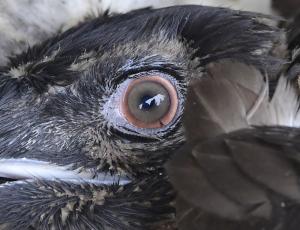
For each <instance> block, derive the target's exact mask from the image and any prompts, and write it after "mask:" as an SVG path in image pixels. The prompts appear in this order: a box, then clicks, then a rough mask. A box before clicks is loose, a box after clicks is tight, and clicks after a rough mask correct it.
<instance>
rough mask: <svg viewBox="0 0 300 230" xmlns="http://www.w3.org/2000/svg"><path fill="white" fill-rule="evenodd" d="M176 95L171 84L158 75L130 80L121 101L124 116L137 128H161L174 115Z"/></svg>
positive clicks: (176, 105)
mask: <svg viewBox="0 0 300 230" xmlns="http://www.w3.org/2000/svg"><path fill="white" fill-rule="evenodd" d="M177 107H178V95H177V91H176V89H175V87H174V86H173V84H172V83H171V82H170V81H169V80H167V79H165V78H163V77H161V76H159V75H153V76H145V77H142V78H139V79H134V80H132V81H131V82H130V83H129V85H128V87H127V88H126V89H125V91H124V93H123V97H122V101H121V113H122V114H123V116H124V118H125V119H126V120H127V121H128V122H129V123H131V124H132V125H134V126H136V127H138V128H162V127H164V126H166V125H168V124H169V123H170V122H171V121H172V120H173V118H174V117H175V115H176V111H177Z"/></svg>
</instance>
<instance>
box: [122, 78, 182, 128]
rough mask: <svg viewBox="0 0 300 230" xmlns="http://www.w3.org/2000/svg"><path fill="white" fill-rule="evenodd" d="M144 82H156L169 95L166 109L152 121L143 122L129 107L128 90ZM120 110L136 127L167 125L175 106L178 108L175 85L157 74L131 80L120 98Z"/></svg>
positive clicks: (173, 115)
mask: <svg viewBox="0 0 300 230" xmlns="http://www.w3.org/2000/svg"><path fill="white" fill-rule="evenodd" d="M144 82H148V83H149V82H151V83H156V84H157V85H159V86H161V87H163V88H164V90H165V91H166V92H167V93H168V97H169V101H170V102H169V106H168V111H167V112H166V113H165V114H164V115H163V116H162V117H160V118H159V119H157V120H156V121H153V122H145V121H142V120H140V119H138V118H137V117H136V116H135V115H134V114H133V113H132V111H131V110H130V108H129V96H130V92H131V91H132V90H133V89H134V88H135V87H136V86H138V85H140V84H141V83H144ZM120 104H121V106H120V111H121V113H122V114H123V116H124V118H125V119H126V120H127V121H128V122H129V123H131V124H132V125H134V126H136V127H138V128H148V129H156V128H162V127H164V126H166V125H168V124H169V123H170V122H171V121H172V120H173V119H174V117H175V115H176V112H177V108H178V95H177V91H176V88H175V86H174V85H173V84H172V83H171V82H170V81H169V80H167V79H165V78H163V77H161V76H159V75H153V76H146V77H142V78H139V79H134V80H132V81H131V82H130V83H129V85H128V86H127V88H126V90H125V92H124V94H123V97H122V100H121V103H120Z"/></svg>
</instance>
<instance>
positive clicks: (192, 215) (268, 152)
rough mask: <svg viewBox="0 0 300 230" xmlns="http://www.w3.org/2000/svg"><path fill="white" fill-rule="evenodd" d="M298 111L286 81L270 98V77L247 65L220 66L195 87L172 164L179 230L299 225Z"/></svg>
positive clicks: (294, 94) (280, 229) (285, 229)
mask: <svg viewBox="0 0 300 230" xmlns="http://www.w3.org/2000/svg"><path fill="white" fill-rule="evenodd" d="M287 98H288V100H287ZM298 108H299V101H298V96H297V91H296V88H295V87H293V85H292V84H291V83H290V82H288V80H287V79H286V78H285V77H284V76H282V77H281V78H280V79H279V83H278V85H277V88H276V90H275V93H274V94H273V96H272V97H271V98H270V96H269V89H268V77H267V76H266V75H264V74H262V73H260V72H259V71H257V70H256V69H255V68H253V67H251V66H247V65H245V64H239V63H233V62H228V61H223V62H220V63H215V64H213V65H210V68H209V71H208V73H207V75H206V76H204V77H203V78H202V79H200V80H197V81H194V82H193V83H192V84H191V86H190V91H189V93H188V99H187V102H186V109H185V114H184V122H185V123H184V124H185V128H186V135H187V142H188V144H186V146H185V147H183V148H182V149H181V150H179V151H178V152H177V153H176V155H175V157H174V158H173V159H172V160H171V161H170V162H169V163H168V164H167V171H168V173H169V176H170V179H171V182H172V183H173V185H174V187H175V189H176V190H177V192H178V197H177V204H176V208H177V213H178V216H177V218H178V224H179V228H180V229H197V228H196V227H195V226H200V225H201V226H202V228H201V229H203V230H212V229H223V230H233V229H234V230H235V229H251V230H252V229H253V230H254V229H255V230H256V229H267V230H275V229H276V230H292V229H295V226H299V225H298V224H300V223H298V222H297V221H296V222H295V221H293V222H291V219H293V218H297V215H300V208H299V207H300V202H299V198H300V185H299V179H300V174H299V155H300V151H299V150H300V148H299V146H300V142H299V141H298V140H299V139H298V138H299V134H300V130H299V129H298V127H299V112H298V111H299V110H298ZM295 164H296V165H295ZM297 165H298V167H297ZM183 178H184V179H183ZM216 194H217V195H216ZM220 201H222V202H220ZM287 204H289V205H287ZM286 205H287V207H286ZM297 210H299V211H297ZM295 213H298V214H295ZM212 222H213V223H214V224H212Z"/></svg>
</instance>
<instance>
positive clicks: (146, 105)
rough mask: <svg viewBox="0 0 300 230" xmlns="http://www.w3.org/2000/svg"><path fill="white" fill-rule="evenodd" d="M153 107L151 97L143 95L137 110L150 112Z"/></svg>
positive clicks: (153, 101)
mask: <svg viewBox="0 0 300 230" xmlns="http://www.w3.org/2000/svg"><path fill="white" fill-rule="evenodd" d="M154 106H155V100H153V97H152V96H149V95H145V96H143V97H142V99H141V103H140V105H139V108H140V109H141V110H150V109H151V108H152V107H154Z"/></svg>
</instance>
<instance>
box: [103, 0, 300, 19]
mask: <svg viewBox="0 0 300 230" xmlns="http://www.w3.org/2000/svg"><path fill="white" fill-rule="evenodd" d="M103 4H104V5H106V6H107V7H109V8H110V9H112V11H117V12H126V11H129V10H131V9H136V8H141V7H146V6H153V7H164V6H170V5H179V4H201V5H210V6H222V7H230V8H233V9H237V10H249V11H255V12H261V13H265V14H279V15H283V16H287V17H288V16H293V15H294V14H296V13H297V11H298V10H299V8H300V0H122V1H118V0H117V1H116V0H104V1H103Z"/></svg>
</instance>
